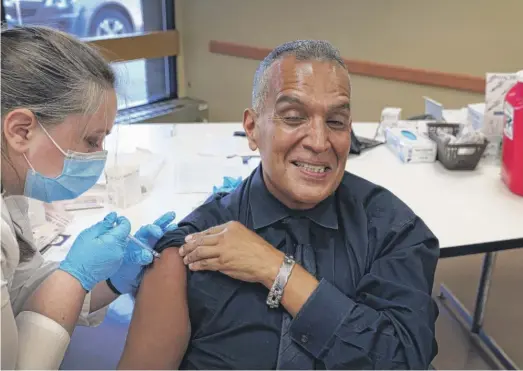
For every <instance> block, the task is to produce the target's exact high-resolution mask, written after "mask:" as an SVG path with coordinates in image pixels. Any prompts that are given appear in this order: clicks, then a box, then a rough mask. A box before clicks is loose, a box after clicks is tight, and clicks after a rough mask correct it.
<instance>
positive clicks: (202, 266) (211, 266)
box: [189, 258, 220, 271]
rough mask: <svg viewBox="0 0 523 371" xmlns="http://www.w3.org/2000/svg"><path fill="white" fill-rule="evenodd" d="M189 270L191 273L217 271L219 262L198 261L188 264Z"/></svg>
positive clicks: (212, 259)
mask: <svg viewBox="0 0 523 371" xmlns="http://www.w3.org/2000/svg"><path fill="white" fill-rule="evenodd" d="M189 269H190V270H192V271H217V270H219V269H220V262H219V260H218V258H211V259H205V260H199V261H197V262H194V263H191V264H189Z"/></svg>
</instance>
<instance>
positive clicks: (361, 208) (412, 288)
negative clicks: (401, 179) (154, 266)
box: [156, 167, 439, 369]
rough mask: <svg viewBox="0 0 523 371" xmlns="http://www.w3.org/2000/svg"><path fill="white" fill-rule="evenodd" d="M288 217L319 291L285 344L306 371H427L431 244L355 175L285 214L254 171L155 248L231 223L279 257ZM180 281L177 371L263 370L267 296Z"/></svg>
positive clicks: (413, 219) (270, 342) (212, 277)
mask: <svg viewBox="0 0 523 371" xmlns="http://www.w3.org/2000/svg"><path fill="white" fill-rule="evenodd" d="M296 214H299V216H302V217H303V216H305V217H307V218H309V219H310V220H311V221H312V222H311V223H310V225H311V228H310V236H309V238H310V243H311V246H312V247H313V249H314V252H315V254H316V265H317V269H316V271H317V274H316V276H317V278H318V280H319V282H320V283H319V286H318V287H317V289H316V290H315V291H314V292H313V294H312V295H311V297H310V298H309V299H308V301H307V302H306V303H305V305H304V306H303V307H302V309H301V310H300V311H299V313H298V314H297V315H296V317H295V318H294V319H293V322H292V325H291V327H290V333H291V337H292V339H293V340H294V341H296V342H297V343H298V344H300V346H301V347H303V350H304V351H306V352H308V353H310V354H311V355H312V356H313V357H314V358H315V360H316V362H315V365H316V368H317V369H325V368H326V369H369V368H374V369H423V368H427V367H428V366H429V364H430V362H431V361H432V359H433V358H434V356H435V354H436V352H437V345H436V342H435V334H434V327H435V321H436V318H437V315H438V311H437V306H436V304H435V302H434V301H433V299H432V298H431V291H432V284H433V279H434V271H435V268H436V263H437V260H438V256H439V246H438V241H437V239H436V238H435V237H434V235H433V234H432V233H431V232H430V230H429V229H428V228H427V226H426V225H425V224H424V223H423V221H422V220H421V219H420V218H418V217H417V216H416V215H415V214H414V213H413V212H412V211H411V210H410V209H409V208H408V207H407V206H406V205H405V204H404V203H402V202H401V201H400V200H399V199H398V198H396V197H395V196H394V195H393V194H391V193H390V192H389V191H387V190H385V189H384V188H382V187H379V186H377V185H375V184H372V183H370V182H368V181H366V180H364V179H361V178H359V177H357V176H355V175H352V174H350V173H345V175H344V177H343V180H342V182H341V184H340V186H339V187H338V189H337V190H336V192H335V193H334V194H333V195H332V196H331V197H329V198H328V199H326V200H324V201H323V202H322V203H320V204H319V205H317V206H316V207H315V208H314V209H311V210H307V211H304V212H303V211H302V212H297V211H293V210H290V209H288V208H286V207H285V206H284V205H283V204H281V203H280V202H279V201H278V200H277V199H276V198H274V197H273V196H272V194H270V192H269V191H268V190H267V188H266V187H265V184H264V181H263V176H262V171H261V167H259V168H258V169H257V170H256V171H254V172H253V174H252V175H251V176H250V177H249V178H248V179H246V180H245V181H244V182H243V183H242V184H241V185H240V186H239V187H238V188H237V189H235V190H234V191H233V192H232V193H230V194H226V195H225V194H219V195H215V196H213V197H211V199H209V200H208V201H207V202H206V203H205V204H204V205H202V206H200V207H199V208H197V209H196V210H195V211H193V212H192V213H191V214H190V215H189V216H187V217H186V218H185V219H184V220H183V221H182V222H181V223H180V224H179V225H180V228H179V229H178V230H176V231H173V232H170V233H168V234H167V235H166V236H165V237H164V238H163V239H162V240H161V241H160V242H159V243H158V245H157V247H156V248H157V250H159V251H161V250H162V249H164V248H166V247H170V246H175V247H179V246H181V245H182V244H183V240H184V237H185V236H186V235H187V234H190V233H194V232H197V231H202V230H205V229H207V228H210V227H212V226H215V225H219V224H223V223H226V222H228V221H231V220H236V221H239V222H241V223H242V224H244V225H245V226H246V227H247V228H249V229H251V230H253V231H255V232H256V233H257V234H258V235H260V236H262V237H263V238H264V239H265V240H267V241H268V242H269V243H270V244H271V245H272V246H274V247H275V248H277V249H285V240H286V235H285V233H286V232H285V230H284V229H283V228H281V223H280V222H281V221H282V220H283V219H285V218H286V217H288V216H296ZM187 274H188V303H189V313H190V319H191V326H192V335H191V341H190V344H189V347H188V349H187V352H186V354H185V357H184V359H183V361H182V364H181V366H180V367H181V368H182V369H274V368H275V367H276V360H277V355H278V345H279V340H280V332H281V317H282V316H281V314H282V311H283V310H285V309H284V308H283V307H280V308H278V309H270V308H268V307H267V305H266V303H265V301H266V298H267V294H268V290H267V288H266V287H264V286H262V285H261V284H256V283H247V282H242V281H238V280H235V279H232V278H230V277H228V276H226V275H224V274H222V273H220V272H210V271H207V272H201V271H200V272H190V271H188V273H187ZM173 315H176V314H175V313H173ZM303 366H304V365H299V364H296V365H295V368H296V369H299V368H302V367H303ZM305 367H306V366H305Z"/></svg>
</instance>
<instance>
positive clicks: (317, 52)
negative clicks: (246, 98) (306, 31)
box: [252, 40, 347, 111]
mask: <svg viewBox="0 0 523 371" xmlns="http://www.w3.org/2000/svg"><path fill="white" fill-rule="evenodd" d="M287 56H294V57H295V58H296V59H297V60H299V61H310V60H317V61H327V62H334V63H337V64H339V65H340V66H341V67H343V68H344V69H345V70H346V69H347V67H346V66H345V63H344V62H343V59H342V58H341V56H340V52H339V50H338V49H337V48H335V47H334V46H333V45H332V44H331V43H329V42H328V41H323V40H296V41H290V42H287V43H285V44H282V45H280V46H278V47H276V48H275V49H274V50H273V51H271V52H270V53H269V55H268V56H266V57H265V59H264V60H263V61H261V63H260V65H259V66H258V69H257V70H256V73H255V74H254V82H253V84H252V107H253V108H254V110H256V111H258V110H259V109H261V107H262V106H263V103H264V100H265V98H266V95H267V91H268V86H267V85H268V84H267V82H268V79H267V71H268V70H269V68H270V67H271V66H272V64H273V63H274V62H276V61H278V60H280V59H282V58H284V57H287Z"/></svg>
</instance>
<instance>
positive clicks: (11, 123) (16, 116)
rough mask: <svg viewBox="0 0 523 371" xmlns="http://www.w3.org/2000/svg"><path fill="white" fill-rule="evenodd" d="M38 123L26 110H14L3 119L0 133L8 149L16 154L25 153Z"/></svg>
mask: <svg viewBox="0 0 523 371" xmlns="http://www.w3.org/2000/svg"><path fill="white" fill-rule="evenodd" d="M37 126H38V123H37V120H36V117H35V115H34V114H33V113H32V112H31V111H29V110H28V109H22V108H21V109H15V110H13V111H11V112H9V113H8V114H7V115H5V117H4V122H3V125H2V131H3V134H4V138H5V140H6V143H7V145H8V147H9V148H10V149H11V150H13V151H15V152H16V153H18V154H22V153H25V152H27V150H28V149H29V142H30V141H31V139H32V138H33V137H34V135H35V133H36V129H37Z"/></svg>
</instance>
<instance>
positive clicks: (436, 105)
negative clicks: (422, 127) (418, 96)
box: [423, 97, 443, 121]
mask: <svg viewBox="0 0 523 371" xmlns="http://www.w3.org/2000/svg"><path fill="white" fill-rule="evenodd" d="M423 100H424V101H425V115H426V117H430V118H431V119H432V120H438V121H441V120H443V104H441V103H440V102H436V101H435V100H434V99H432V98H429V97H423Z"/></svg>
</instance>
